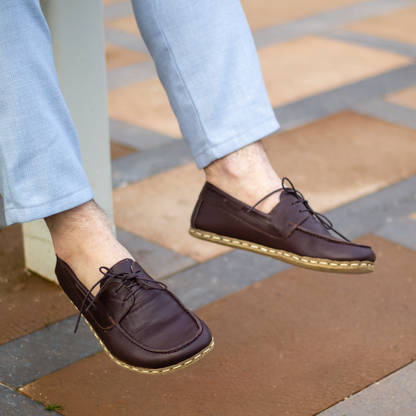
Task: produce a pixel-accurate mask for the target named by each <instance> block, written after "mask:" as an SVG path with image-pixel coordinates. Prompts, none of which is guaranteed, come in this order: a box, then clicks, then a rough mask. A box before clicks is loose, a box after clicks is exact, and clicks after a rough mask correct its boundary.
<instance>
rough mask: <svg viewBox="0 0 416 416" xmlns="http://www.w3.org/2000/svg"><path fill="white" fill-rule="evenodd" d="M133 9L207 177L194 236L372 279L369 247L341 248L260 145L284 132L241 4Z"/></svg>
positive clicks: (136, 2)
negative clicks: (275, 133) (279, 130)
mask: <svg viewBox="0 0 416 416" xmlns="http://www.w3.org/2000/svg"><path fill="white" fill-rule="evenodd" d="M132 2H133V8H134V11H135V16H136V19H137V22H138V25H139V28H140V31H141V33H142V36H143V39H144V40H145V42H146V44H147V46H148V48H149V50H150V52H151V54H152V56H153V58H154V60H155V63H156V68H157V71H158V74H159V77H160V79H161V81H162V84H163V86H164V87H165V89H166V92H167V94H168V97H169V100H170V103H171V105H172V108H173V110H174V112H175V114H176V116H177V118H178V121H179V125H180V128H181V131H182V134H183V137H184V139H185V140H186V141H187V143H188V145H189V147H190V148H191V151H192V153H193V156H194V158H195V161H196V164H197V166H198V167H199V168H205V173H206V178H207V183H206V184H205V186H204V189H203V190H202V192H201V195H200V197H199V200H198V202H197V205H196V207H195V210H194V213H193V216H192V219H191V229H190V233H191V234H192V235H193V236H195V237H197V238H201V239H204V240H206V241H211V242H216V243H218V244H224V245H227V246H231V247H236V248H242V249H244V250H249V251H254V252H257V253H260V254H264V255H268V256H271V257H275V258H278V259H279V260H282V261H286V262H288V263H291V264H295V265H298V266H301V267H307V268H310V269H315V270H322V271H331V272H333V271H335V272H341V273H367V272H369V271H372V264H373V261H374V258H375V256H374V253H373V252H372V250H371V249H370V248H369V247H361V246H358V245H355V244H353V243H350V242H349V241H348V240H346V239H345V240H339V239H335V238H334V237H333V235H332V234H331V233H330V232H329V231H328V230H333V229H332V225H331V224H330V223H329V222H328V221H327V220H325V218H324V217H322V216H320V215H318V214H317V213H315V212H314V211H313V210H312V209H311V207H310V206H309V205H308V203H307V201H306V200H305V199H304V198H303V196H302V194H301V193H299V192H298V191H297V190H296V189H294V188H293V187H292V188H290V189H283V190H280V191H279V188H280V187H281V185H280V179H279V178H278V177H277V175H276V173H275V172H274V171H273V169H272V167H271V166H270V163H269V161H268V159H267V156H266V154H265V152H264V149H263V147H262V145H261V143H259V142H258V141H259V140H260V139H261V138H262V137H264V136H266V135H268V134H270V133H272V132H273V131H274V130H276V129H277V128H278V124H277V121H276V119H275V116H274V112H273V110H272V108H271V106H270V102H269V100H268V97H267V93H266V89H265V86H264V83H263V78H262V74H261V70H260V65H259V61H258V57H257V53H256V49H255V46H254V42H253V38H252V35H251V32H250V30H249V27H248V24H247V21H246V19H245V16H244V13H243V10H242V8H241V5H240V2H239V1H238V0H229V1H223V0H210V1H204V0H192V1H191V0H174V1H173V0H132ZM282 186H283V185H282ZM283 187H285V186H283ZM285 188H286V187H285ZM274 191H276V192H274ZM279 192H280V193H279ZM268 194H271V195H268ZM263 198H265V199H264V201H261V200H262V199H263ZM258 201H261V202H260V203H259V204H257V202H258ZM254 205H255V208H256V209H254V208H251V207H253V206H254Z"/></svg>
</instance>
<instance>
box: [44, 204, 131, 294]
mask: <svg viewBox="0 0 416 416" xmlns="http://www.w3.org/2000/svg"><path fill="white" fill-rule="evenodd" d="M45 222H46V225H47V226H48V228H49V231H50V233H51V236H52V241H53V245H54V249H55V252H56V255H57V256H58V257H59V258H60V259H62V260H63V261H65V262H66V263H67V264H68V265H69V266H70V267H71V269H72V270H73V271H74V273H75V274H76V275H77V277H78V278H79V279H80V280H81V282H82V283H83V284H84V285H85V286H86V287H87V288H88V289H90V288H91V287H92V286H93V285H94V284H95V283H96V282H97V281H98V280H99V279H100V278H101V277H102V274H101V273H100V271H99V268H100V267H101V266H105V267H108V268H110V267H112V266H113V265H114V264H115V263H117V262H118V261H120V260H123V259H125V258H132V256H131V254H130V253H129V252H128V251H127V250H126V249H125V248H124V247H123V246H122V245H121V244H120V243H119V242H118V241H117V239H116V238H115V236H114V233H113V230H112V227H111V223H110V220H109V219H108V217H107V216H106V215H105V214H104V212H103V211H102V210H101V209H100V208H99V207H98V205H97V204H96V203H95V202H94V201H93V200H91V201H89V202H87V203H85V204H82V205H80V206H78V207H75V208H72V209H70V210H68V211H64V212H61V213H59V214H55V215H52V216H50V217H47V218H45Z"/></svg>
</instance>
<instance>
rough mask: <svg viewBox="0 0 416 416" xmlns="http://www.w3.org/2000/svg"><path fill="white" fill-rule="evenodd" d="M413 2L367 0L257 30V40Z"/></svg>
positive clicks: (321, 29)
mask: <svg viewBox="0 0 416 416" xmlns="http://www.w3.org/2000/svg"><path fill="white" fill-rule="evenodd" d="M305 3H306V2H305ZM309 4H310V2H308V4H307V6H308V5H309ZM413 5H414V0H395V1H391V0H370V1H363V2H360V3H357V4H352V5H350V6H346V7H341V8H338V9H335V10H330V11H326V12H323V13H319V14H316V15H312V16H308V17H306V18H304V19H300V20H294V21H291V22H288V23H285V24H283V25H277V26H273V27H268V28H266V29H263V30H260V31H257V32H254V34H253V35H254V41H255V43H256V46H257V47H263V46H267V45H272V44H274V43H281V42H286V41H288V40H290V39H296V38H299V37H301V36H305V35H312V34H315V35H317V34H326V33H328V32H331V31H333V30H338V29H340V28H341V27H343V26H344V25H348V24H352V23H355V22H356V21H359V20H362V19H366V18H371V17H374V16H379V15H384V14H388V13H390V12H392V11H396V10H400V9H405V8H408V7H411V6H413ZM303 7H305V5H303Z"/></svg>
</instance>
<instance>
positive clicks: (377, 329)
mask: <svg viewBox="0 0 416 416" xmlns="http://www.w3.org/2000/svg"><path fill="white" fill-rule="evenodd" d="M242 4H243V7H244V8H245V11H246V14H247V17H248V20H249V24H250V26H251V28H252V30H253V34H254V38H255V41H256V44H257V46H258V52H259V57H260V61H261V65H262V69H263V72H264V77H265V81H266V86H267V90H268V93H269V96H270V99H271V102H272V104H273V106H274V108H275V112H276V114H277V116H278V119H279V122H281V124H282V129H281V131H280V132H278V133H276V134H273V135H271V136H269V137H268V138H266V139H265V140H264V142H265V147H266V149H267V151H268V154H269V157H270V159H271V162H272V164H273V166H274V167H275V169H276V171H277V172H278V173H279V175H281V176H288V177H290V178H291V179H292V180H293V182H294V183H295V185H296V187H297V188H299V189H301V191H302V192H303V193H304V194H305V196H306V197H307V199H308V200H310V202H311V204H312V206H313V207H314V208H315V209H317V210H318V211H330V212H329V216H330V218H331V220H333V222H334V223H335V224H340V227H341V231H342V232H344V228H345V230H346V231H345V232H346V233H347V234H348V235H353V236H354V237H360V239H359V240H358V241H363V242H367V243H370V244H372V245H373V246H374V247H375V249H376V254H377V255H378V262H377V268H376V272H375V273H374V274H372V275H365V276H353V277H351V276H339V275H331V274H322V273H316V272H310V271H307V270H299V269H295V268H289V267H288V266H286V265H283V264H282V263H279V262H276V261H274V260H271V259H268V258H264V257H261V256H256V255H254V254H250V253H248V254H247V253H244V252H238V251H230V250H229V249H225V248H224V247H221V246H216V245H209V243H206V242H203V241H196V240H195V239H191V237H189V236H188V235H187V228H188V225H189V217H190V213H191V210H192V207H193V204H194V202H195V201H196V197H197V194H198V192H199V190H200V187H201V185H202V183H203V175H202V173H201V172H199V171H198V170H197V169H196V167H195V165H194V164H193V163H192V162H191V160H190V158H189V153H187V152H186V150H185V147H184V143H183V140H182V139H181V133H180V131H179V129H178V125H177V122H176V120H175V118H174V116H173V113H172V111H171V109H170V107H169V104H168V101H167V98H166V94H165V93H164V91H163V88H162V87H161V84H160V82H159V81H158V79H157V77H156V73H155V71H154V67H153V66H152V65H153V64H152V61H151V59H150V56H149V54H148V52H147V49H146V47H145V45H144V44H143V41H142V39H141V37H140V33H139V32H138V30H137V28H136V27H135V24H134V18H133V15H132V9H131V5H130V4H129V2H126V1H124V0H105V1H104V5H105V10H104V16H105V22H104V25H105V31H106V32H105V34H106V40H107V46H106V54H107V70H108V85H109V109H110V118H111V120H110V122H111V139H112V144H111V151H112V159H113V168H114V169H113V183H114V188H115V189H114V206H115V221H116V225H117V227H118V228H119V230H120V231H119V238H120V240H122V241H123V243H124V244H126V246H127V247H128V248H129V249H130V250H131V251H132V252H134V253H135V255H136V256H137V258H138V260H139V261H140V260H141V258H143V262H144V263H145V266H146V268H147V269H148V270H149V271H150V272H151V273H155V275H156V276H157V277H158V278H162V279H165V281H166V282H167V283H168V284H169V286H170V287H171V288H172V289H173V290H174V291H175V293H177V294H178V295H179V296H181V298H182V299H184V301H185V302H186V303H187V304H188V305H190V306H191V307H192V308H194V309H197V308H199V310H198V314H199V315H200V316H201V318H202V319H204V320H205V321H206V322H208V324H209V325H210V327H211V329H212V331H213V333H214V336H215V338H216V348H215V349H214V351H213V352H212V353H211V354H210V355H209V356H207V357H206V358H205V359H204V360H202V361H201V362H199V363H198V364H196V365H195V366H192V367H190V368H189V369H187V370H184V371H182V372H178V373H175V374H172V375H171V376H166V377H161V378H150V379H149V378H147V377H144V376H140V375H137V374H136V373H133V372H128V371H126V370H123V369H121V368H119V367H118V366H116V365H115V364H113V363H112V362H111V361H110V360H109V359H108V358H107V357H106V356H105V354H104V353H103V352H98V354H97V353H96V352H97V351H100V347H99V346H98V344H97V343H96V341H95V340H94V339H93V338H91V337H90V334H89V333H88V331H87V329H86V328H84V329H85V331H84V332H83V330H81V331H80V333H79V334H77V335H74V336H73V337H74V343H73V344H72V343H71V334H70V332H71V329H70V328H71V325H72V321H73V318H72V317H71V316H72V315H74V313H75V310H74V309H72V305H71V304H70V303H69V302H68V301H67V300H66V298H65V296H64V295H63V293H62V291H61V290H60V289H59V287H57V286H55V285H54V284H53V283H50V282H46V281H45V280H43V279H41V278H40V277H39V276H36V275H34V274H33V273H30V272H27V271H25V270H24V267H23V265H24V260H23V250H22V241H21V234H20V227H19V226H13V227H9V228H4V229H2V230H0V311H1V313H2V315H1V316H2V317H3V320H2V322H3V323H2V324H0V327H1V328H2V331H1V336H0V415H7V416H11V415H13V416H14V415H25V416H30V415H38V414H44V413H45V410H44V405H46V404H55V403H56V404H57V405H61V406H62V409H56V410H55V412H58V413H61V414H64V415H67V416H84V415H85V416H90V415H113V414H114V415H116V414H117V415H119V414H135V415H136V414H137V415H149V416H152V415H155V416H156V415H158V416H159V415H172V416H174V415H189V416H191V415H192V416H193V415H196V414H201V415H207V416H208V415H215V416H222V415H225V416H229V415H230V416H231V415H236V414H238V415H240V414H241V415H250V416H251V415H270V416H272V415H273V416H275V415H276V416H280V415H288V414H289V415H296V416H303V415H304V416H313V415H317V414H319V413H320V412H324V413H323V415H325V416H326V415H328V416H338V415H339V416H343V415H346V416H356V415H368V414H374V415H377V416H387V415H389V416H390V415H400V416H407V414H409V415H411V414H414V413H406V412H408V411H409V409H414V407H415V405H416V398H415V396H414V394H412V392H411V390H410V389H411V387H410V386H412V385H414V381H412V380H413V379H412V375H413V374H414V365H412V364H411V363H412V362H413V361H414V360H415V357H416V349H415V348H414V345H415V339H414V337H415V335H414V331H413V325H414V324H415V323H416V322H415V318H414V317H415V316H416V313H415V312H416V311H415V310H414V309H415V306H414V305H416V303H415V300H416V286H415V281H416V274H415V272H414V265H413V263H414V260H415V258H416V257H415V256H416V253H415V251H416V240H415V237H414V236H415V235H416V233H415V231H416V214H415V213H416V165H415V163H414V160H415V159H416V124H415V121H414V120H415V119H416V93H415V91H416V62H415V60H416V49H415V46H416V42H415V39H416V27H415V25H414V19H413V17H414V14H415V10H416V1H415V0H397V1H393V0H372V1H363V0H337V1H328V0H319V1H316V2H309V1H307V0H297V1H293V2H289V3H287V2H286V3H282V2H275V1H272V0H261V1H258V0H257V1H254V0H244V1H243V2H242ZM137 201H140V204H139V203H138V202H137ZM167 206H169V212H167V211H166V207H167ZM155 213H157V214H156V215H155ZM358 217H359V218H361V219H359V218H358ZM0 224H2V220H1V219H0ZM253 265H255V268H258V269H259V272H258V273H253V270H255V268H254V267H253ZM16 311H18V313H17V312H16ZM27 316H30V319H27ZM75 338H77V340H75ZM402 367H405V368H404V369H401V368H402ZM391 373H394V374H393V375H392V376H390V377H388V378H386V377H387V376H388V375H389V374H391ZM412 383H413V384H412ZM1 385H3V386H1ZM370 385H371V387H368V386H370ZM389 392H392V395H394V396H395V399H394V400H393V399H392V398H389V397H388V396H389ZM357 393H358V394H357ZM351 395H353V396H352V397H351V398H350V399H348V400H347V401H342V400H343V399H344V398H345V397H349V396H351ZM398 397H399V398H401V399H398ZM32 399H33V400H32ZM383 400H384V401H385V403H383ZM38 402H40V403H38ZM392 403H395V404H394V405H393V404H392ZM398 403H400V406H399V404H398ZM326 409H327V410H326ZM53 412H54V411H52V413H53ZM45 414H46V413H45Z"/></svg>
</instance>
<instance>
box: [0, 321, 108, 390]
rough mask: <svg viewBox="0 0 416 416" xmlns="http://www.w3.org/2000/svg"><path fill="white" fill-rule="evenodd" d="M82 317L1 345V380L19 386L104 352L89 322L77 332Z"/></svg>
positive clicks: (81, 324)
mask: <svg viewBox="0 0 416 416" xmlns="http://www.w3.org/2000/svg"><path fill="white" fill-rule="evenodd" d="M77 318H78V316H73V317H71V318H68V319H65V320H63V321H61V322H58V323H56V324H53V325H50V326H48V327H47V328H43V329H41V330H39V331H36V332H33V333H31V334H29V335H26V336H24V337H22V338H19V339H16V340H14V341H11V342H9V343H7V344H4V345H1V346H0V381H2V382H5V383H7V384H8V385H9V386H12V387H14V388H18V387H20V386H23V385H25V384H27V383H30V382H31V381H34V380H37V379H38V378H40V377H43V376H45V375H47V374H50V373H52V372H54V371H56V370H59V369H61V368H63V367H66V366H67V365H70V364H73V363H75V362H77V361H79V360H81V359H83V358H85V357H89V356H91V355H93V354H95V353H97V352H99V351H102V348H101V345H100V344H99V342H98V341H97V339H96V338H95V336H94V334H93V333H92V332H91V331H90V329H89V327H88V326H87V324H86V323H85V322H83V321H82V322H80V325H79V327H78V331H77V333H76V334H74V329H75V324H76V321H77Z"/></svg>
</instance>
